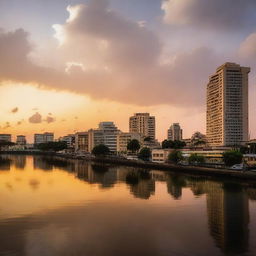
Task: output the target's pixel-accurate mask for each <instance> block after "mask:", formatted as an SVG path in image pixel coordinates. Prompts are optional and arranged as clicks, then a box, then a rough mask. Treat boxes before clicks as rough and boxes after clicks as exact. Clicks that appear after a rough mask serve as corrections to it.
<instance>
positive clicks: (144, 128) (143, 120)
mask: <svg viewBox="0 0 256 256" xmlns="http://www.w3.org/2000/svg"><path fill="white" fill-rule="evenodd" d="M129 132H130V133H140V134H142V135H144V136H145V137H150V138H151V139H152V140H155V137H156V135H155V133H156V124H155V117H154V116H150V115H149V113H135V114H134V116H131V117H130V119H129Z"/></svg>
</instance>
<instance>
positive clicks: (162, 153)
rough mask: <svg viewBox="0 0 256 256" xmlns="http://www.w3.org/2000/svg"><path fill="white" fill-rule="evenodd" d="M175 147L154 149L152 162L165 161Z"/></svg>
mask: <svg viewBox="0 0 256 256" xmlns="http://www.w3.org/2000/svg"><path fill="white" fill-rule="evenodd" d="M172 151H173V149H168V148H166V149H152V162H155V163H165V162H166V161H167V160H168V156H169V154H170V153H171V152H172Z"/></svg>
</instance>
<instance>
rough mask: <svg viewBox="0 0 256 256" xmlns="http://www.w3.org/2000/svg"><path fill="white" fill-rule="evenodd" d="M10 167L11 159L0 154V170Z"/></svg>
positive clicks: (6, 169)
mask: <svg viewBox="0 0 256 256" xmlns="http://www.w3.org/2000/svg"><path fill="white" fill-rule="evenodd" d="M10 169H11V160H10V159H9V158H7V157H3V156H0V171H9V170H10Z"/></svg>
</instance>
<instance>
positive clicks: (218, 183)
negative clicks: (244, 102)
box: [0, 155, 256, 256]
mask: <svg viewBox="0 0 256 256" xmlns="http://www.w3.org/2000/svg"><path fill="white" fill-rule="evenodd" d="M255 240H256V189H255V188H253V187H252V185H250V184H247V183H246V182H241V183H239V182H237V181H229V180H227V179H225V180H222V179H216V178H203V177H200V176H196V175H193V176H189V175H188V176H187V175H181V174H178V173H173V172H164V171H158V170H144V169H139V168H134V167H124V166H113V165H102V164H95V163H93V164H91V163H86V162H83V161H81V160H64V159H61V158H52V157H43V156H24V155H2V156H0V255H8V256H9V255H12V256H13V255H15V256H16V255H26V256H55V255H57V256H60V255H61V256H87V255H88V256H115V255H120V256H126V255H127V256H128V255H129V256H131V255H136V256H137V255H145V256H151V255H152V256H153V255H154V256H157V255H161V256H162V255H163V256H164V255H166V256H167V255H168V256H169V255H175V256H187V255H196V256H200V255H202V256H205V255H207V256H211V255H214V256H215V255H256V243H255Z"/></svg>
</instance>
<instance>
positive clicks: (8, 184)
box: [5, 182, 13, 191]
mask: <svg viewBox="0 0 256 256" xmlns="http://www.w3.org/2000/svg"><path fill="white" fill-rule="evenodd" d="M5 186H6V188H7V189H9V190H10V191H13V185H12V184H11V183H10V182H6V183H5Z"/></svg>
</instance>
